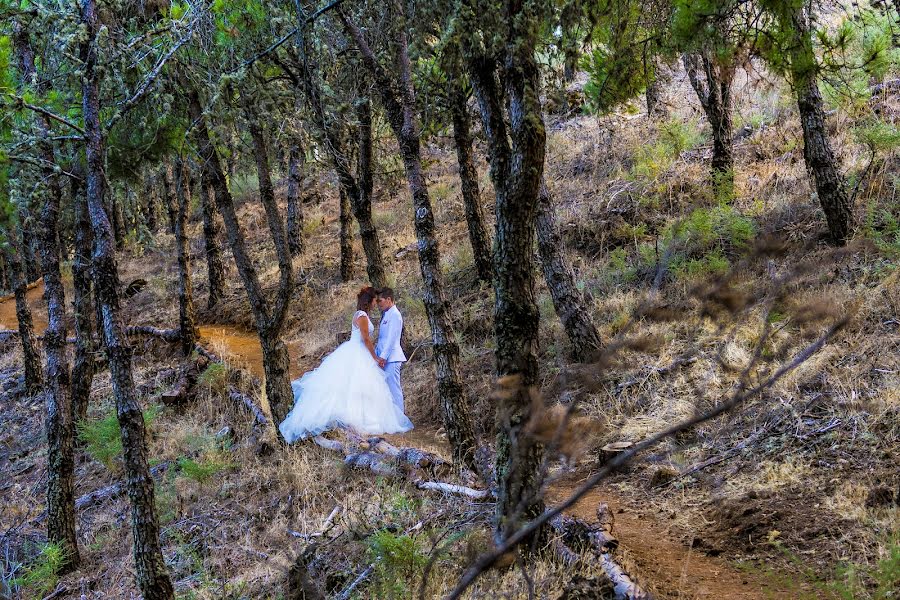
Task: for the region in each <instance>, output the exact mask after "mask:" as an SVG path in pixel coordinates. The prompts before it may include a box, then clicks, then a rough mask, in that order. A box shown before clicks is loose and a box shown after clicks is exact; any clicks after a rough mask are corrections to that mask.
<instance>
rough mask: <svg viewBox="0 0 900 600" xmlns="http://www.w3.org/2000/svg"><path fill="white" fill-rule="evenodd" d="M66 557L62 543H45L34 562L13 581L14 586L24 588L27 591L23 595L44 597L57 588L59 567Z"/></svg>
mask: <svg viewBox="0 0 900 600" xmlns="http://www.w3.org/2000/svg"><path fill="white" fill-rule="evenodd" d="M64 559H65V554H64V552H63V548H62V546H61V545H60V544H56V543H46V544H43V545H42V546H41V549H40V553H39V554H38V555H37V557H36V558H35V560H34V562H32V563H31V565H29V566H28V567H27V568H26V569H25V573H24V574H23V575H22V576H21V577H17V578H16V579H14V580H13V581H12V583H13V585H14V586H17V587H20V588H24V591H25V592H26V593H24V594H23V597H31V598H43V597H44V596H46V595H47V594H49V593H50V592H52V591H53V589H54V588H56V584H57V583H58V582H59V575H58V573H59V569H60V567H62V564H63V560H64Z"/></svg>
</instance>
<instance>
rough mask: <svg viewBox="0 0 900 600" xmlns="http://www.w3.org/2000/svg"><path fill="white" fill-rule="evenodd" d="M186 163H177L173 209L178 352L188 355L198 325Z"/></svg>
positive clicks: (192, 347) (191, 349)
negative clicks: (190, 239) (192, 274)
mask: <svg viewBox="0 0 900 600" xmlns="http://www.w3.org/2000/svg"><path fill="white" fill-rule="evenodd" d="M187 170H188V166H187V164H186V163H185V162H184V161H182V160H181V159H179V160H178V164H177V166H176V174H175V177H176V181H175V187H176V190H177V197H178V210H177V211H176V212H175V248H176V250H177V255H178V328H179V334H180V336H181V352H182V353H183V354H184V355H185V356H190V355H191V352H193V351H194V346H196V345H197V327H196V325H195V322H196V321H195V319H194V293H193V290H192V288H191V264H190V256H189V255H188V243H187V233H186V231H185V227H187V211H188V207H189V206H190V204H191V195H190V189H189V188H188V182H189V178H190V174H189V173H188V172H187Z"/></svg>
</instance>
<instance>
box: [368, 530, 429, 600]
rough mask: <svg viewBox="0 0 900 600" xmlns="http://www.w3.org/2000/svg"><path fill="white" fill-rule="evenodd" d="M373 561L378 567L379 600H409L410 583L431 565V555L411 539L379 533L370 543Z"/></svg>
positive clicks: (370, 555) (376, 569)
mask: <svg viewBox="0 0 900 600" xmlns="http://www.w3.org/2000/svg"><path fill="white" fill-rule="evenodd" d="M367 545H368V553H369V557H370V559H371V560H372V561H373V562H374V563H375V575H376V577H375V587H376V595H375V597H376V598H408V597H410V588H409V587H408V586H407V581H409V580H411V579H412V578H413V577H415V576H416V575H417V574H418V572H419V571H421V570H422V569H423V568H424V567H425V565H426V564H427V563H428V554H427V552H425V551H424V550H423V549H421V548H420V547H419V544H418V542H417V541H416V540H415V539H414V538H412V537H410V536H408V535H397V534H394V533H391V532H390V531H384V530H382V531H378V532H376V533H375V534H373V535H372V536H370V537H369V538H368V540H367Z"/></svg>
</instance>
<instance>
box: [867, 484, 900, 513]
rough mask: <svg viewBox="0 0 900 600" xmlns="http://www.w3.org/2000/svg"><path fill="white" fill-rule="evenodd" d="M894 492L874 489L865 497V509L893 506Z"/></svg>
mask: <svg viewBox="0 0 900 600" xmlns="http://www.w3.org/2000/svg"><path fill="white" fill-rule="evenodd" d="M894 503H896V501H895V500H894V491H893V490H892V489H890V488H888V487H875V488H872V489H871V490H869V495H868V496H866V508H878V507H880V506H888V505H890V504H894Z"/></svg>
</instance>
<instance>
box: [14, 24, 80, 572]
mask: <svg viewBox="0 0 900 600" xmlns="http://www.w3.org/2000/svg"><path fill="white" fill-rule="evenodd" d="M16 29H17V31H16V34H17V35H16V49H17V53H18V55H19V60H20V65H21V71H22V80H23V83H24V82H30V81H37V70H36V67H35V57H34V52H33V51H32V49H31V40H30V39H29V33H28V31H26V30H25V29H24V28H19V27H17V28H16ZM37 91H38V92H39V93H40V92H42V91H43V90H42V89H40V87H38V90H37ZM37 126H38V131H39V133H40V140H39V142H38V151H39V152H40V155H41V158H42V159H43V165H44V166H42V167H41V178H42V183H43V185H46V186H47V187H46V193H45V194H44V195H43V196H44V197H43V202H42V204H41V211H40V238H39V247H40V257H41V274H42V276H43V278H44V300H45V301H46V303H47V329H46V330H45V331H44V351H45V353H46V356H47V363H46V369H45V372H46V374H47V386H46V388H45V390H44V398H45V399H46V403H47V415H46V418H45V420H44V425H45V428H46V431H47V539H48V540H49V541H50V542H51V543H55V544H58V545H59V546H60V547H61V549H62V554H63V560H62V565H61V571H62V572H68V571H71V570H73V569H75V568H77V567H78V564H79V563H80V562H81V556H80V555H79V552H78V538H77V536H76V533H75V451H74V446H75V424H74V421H73V415H72V398H71V395H70V389H69V384H70V381H69V376H70V373H69V364H68V361H67V359H66V298H65V291H64V289H63V283H62V273H61V271H60V266H59V255H60V250H59V234H58V231H59V211H60V205H61V204H62V188H61V186H60V182H59V178H58V176H57V175H56V174H55V173H54V172H53V168H52V166H51V165H54V164H56V157H55V156H54V151H53V145H52V142H51V141H50V136H51V135H52V128H51V124H50V119H49V117H47V116H45V115H39V116H38V118H37Z"/></svg>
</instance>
